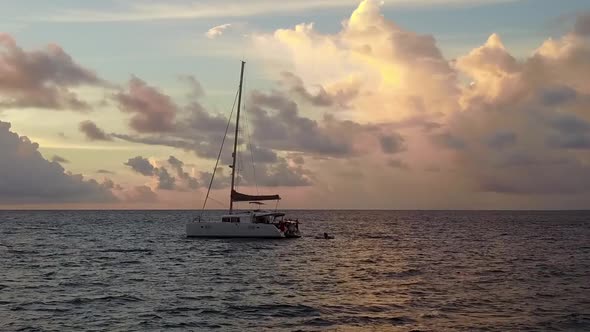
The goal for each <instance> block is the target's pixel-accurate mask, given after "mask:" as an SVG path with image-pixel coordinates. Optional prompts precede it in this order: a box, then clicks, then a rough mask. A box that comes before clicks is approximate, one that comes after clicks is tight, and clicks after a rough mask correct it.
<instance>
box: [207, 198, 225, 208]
mask: <svg viewBox="0 0 590 332" xmlns="http://www.w3.org/2000/svg"><path fill="white" fill-rule="evenodd" d="M209 199H210V200H212V201H213V202H215V203H217V204H219V205H221V206H222V207H223V208H227V204H225V203H223V202H221V201H218V200H216V199H215V198H213V197H209Z"/></svg>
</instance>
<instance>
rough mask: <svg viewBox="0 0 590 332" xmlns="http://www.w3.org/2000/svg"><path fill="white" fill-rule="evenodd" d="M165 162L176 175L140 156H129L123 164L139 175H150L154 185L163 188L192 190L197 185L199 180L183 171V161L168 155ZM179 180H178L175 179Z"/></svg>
mask: <svg viewBox="0 0 590 332" xmlns="http://www.w3.org/2000/svg"><path fill="white" fill-rule="evenodd" d="M167 163H168V164H169V165H170V166H171V167H172V169H173V170H174V171H175V172H176V176H174V175H172V174H170V173H169V172H168V169H166V167H163V166H160V167H155V166H153V165H152V163H151V162H150V161H149V160H148V159H146V158H144V157H142V156H137V157H134V158H130V159H129V160H128V161H127V162H126V163H125V165H127V166H129V167H131V169H132V170H133V171H135V172H137V173H139V174H141V175H144V176H149V177H152V178H153V179H154V180H155V181H156V187H157V188H158V189H163V190H187V189H188V190H194V189H197V188H198V187H199V181H198V180H197V179H196V178H193V177H191V176H190V175H189V174H188V173H187V172H185V171H184V169H183V166H184V163H183V162H182V161H181V160H179V159H177V158H176V157H174V156H170V157H169V158H168V160H167ZM177 180H179V181H177Z"/></svg>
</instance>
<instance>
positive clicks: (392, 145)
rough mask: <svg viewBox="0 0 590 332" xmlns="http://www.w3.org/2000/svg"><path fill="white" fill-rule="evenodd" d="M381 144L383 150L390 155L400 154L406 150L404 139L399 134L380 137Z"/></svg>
mask: <svg viewBox="0 0 590 332" xmlns="http://www.w3.org/2000/svg"><path fill="white" fill-rule="evenodd" d="M379 143H380V144H381V150H383V152H384V153H388V154H393V153H398V152H401V151H403V150H404V149H405V147H404V138H403V137H402V136H401V135H399V134H395V135H394V134H390V135H382V136H381V137H379Z"/></svg>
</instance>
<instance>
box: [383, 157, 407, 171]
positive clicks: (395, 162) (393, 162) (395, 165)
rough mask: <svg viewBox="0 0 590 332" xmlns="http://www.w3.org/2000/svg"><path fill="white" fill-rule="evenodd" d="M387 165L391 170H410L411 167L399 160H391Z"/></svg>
mask: <svg viewBox="0 0 590 332" xmlns="http://www.w3.org/2000/svg"><path fill="white" fill-rule="evenodd" d="M387 165H388V166H389V167H391V168H396V169H401V170H409V169H410V166H408V164H406V163H405V162H404V161H402V160H399V159H390V160H388V161H387Z"/></svg>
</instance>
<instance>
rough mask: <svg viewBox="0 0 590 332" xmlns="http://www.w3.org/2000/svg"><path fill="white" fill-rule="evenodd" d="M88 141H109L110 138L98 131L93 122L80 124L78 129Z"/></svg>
mask: <svg viewBox="0 0 590 332" xmlns="http://www.w3.org/2000/svg"><path fill="white" fill-rule="evenodd" d="M78 128H79V129H80V131H81V132H82V133H84V135H85V136H86V139H88V140H90V141H111V140H112V137H111V136H110V135H108V134H107V133H105V132H104V130H102V129H100V128H99V127H98V126H97V125H96V124H95V123H94V122H92V121H90V120H86V121H82V122H80V125H79V127H78Z"/></svg>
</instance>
